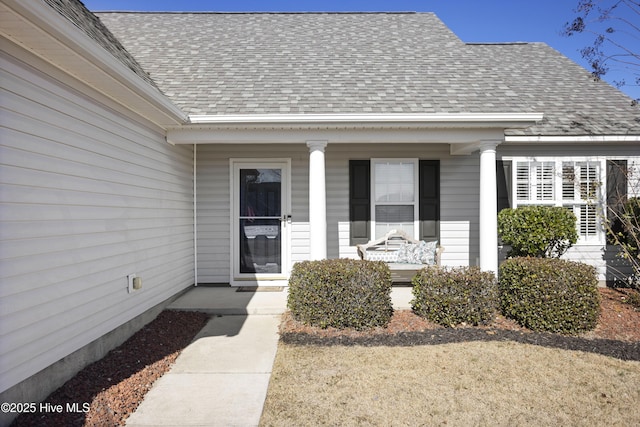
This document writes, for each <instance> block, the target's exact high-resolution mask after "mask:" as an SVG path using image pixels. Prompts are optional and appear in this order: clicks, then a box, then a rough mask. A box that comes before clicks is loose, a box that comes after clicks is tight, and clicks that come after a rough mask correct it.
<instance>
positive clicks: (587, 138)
mask: <svg viewBox="0 0 640 427" xmlns="http://www.w3.org/2000/svg"><path fill="white" fill-rule="evenodd" d="M504 140H505V142H510V143H521V144H530V143H532V142H538V143H563V144H570V143H581V144H582V143H585V142H592V143H603V142H640V135H576V136H541V135H530V136H516V135H511V136H508V135H507V136H505V139H504Z"/></svg>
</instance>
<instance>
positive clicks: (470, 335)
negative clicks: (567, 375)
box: [280, 288, 640, 360]
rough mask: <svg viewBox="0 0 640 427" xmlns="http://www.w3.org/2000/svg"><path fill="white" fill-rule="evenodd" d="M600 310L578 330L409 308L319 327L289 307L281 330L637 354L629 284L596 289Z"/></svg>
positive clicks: (306, 337) (394, 341)
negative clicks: (451, 321) (427, 314)
mask: <svg viewBox="0 0 640 427" xmlns="http://www.w3.org/2000/svg"><path fill="white" fill-rule="evenodd" d="M600 292H601V295H602V304H601V307H602V312H601V314H600V318H599V321H598V325H597V327H596V329H595V330H593V331H590V332H587V333H584V334H581V335H579V336H566V335H561V334H552V333H547V332H533V331H530V330H528V329H526V328H523V327H521V326H519V325H518V324H517V323H515V322H514V321H512V320H510V319H506V318H505V317H504V316H500V315H499V316H497V318H496V320H495V321H494V322H493V323H492V324H491V325H487V326H469V325H460V326H457V327H452V328H447V327H443V326H440V325H438V324H435V323H432V322H429V321H427V320H425V319H422V318H420V317H418V316H416V315H415V314H413V313H412V312H411V311H397V312H395V313H394V315H393V318H392V319H391V322H390V323H389V325H388V326H387V327H386V328H375V329H373V330H369V331H357V330H353V329H335V328H326V329H321V328H317V327H311V326H306V325H303V324H302V323H300V322H297V321H296V320H294V319H293V317H292V316H291V315H290V314H289V313H287V314H285V316H284V319H283V322H282V325H281V330H280V336H281V340H282V341H283V342H284V343H287V344H297V345H323V346H328V345H362V346H378V345H385V346H416V345H437V344H446V343H459V342H467V341H504V340H509V341H515V342H520V343H526V344H534V345H541V346H546V347H553V348H561V349H566V350H580V351H586V352H591V353H598V354H603V355H606V356H611V357H615V358H618V359H622V360H640V311H638V310H636V309H635V308H634V307H633V306H631V305H630V304H627V303H625V299H626V298H627V294H628V293H630V292H633V291H631V290H628V289H609V288H602V289H600Z"/></svg>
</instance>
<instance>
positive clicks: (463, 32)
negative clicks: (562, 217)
mask: <svg viewBox="0 0 640 427" xmlns="http://www.w3.org/2000/svg"><path fill="white" fill-rule="evenodd" d="M82 1H83V3H84V4H85V6H86V7H87V8H88V9H89V10H91V11H95V12H97V11H107V10H109V11H116V10H117V11H125V10H126V11H190V12H196V11H208V12H211V11H214V12H284V11H286V12H365V11H366V12H382V11H413V12H434V13H435V14H436V15H437V16H438V17H439V18H440V19H441V20H442V21H443V22H444V23H445V25H447V26H448V27H449V28H450V29H451V30H452V31H453V32H454V33H455V34H456V35H457V36H458V37H459V38H460V39H462V41H464V42H467V43H471V42H544V43H547V44H548V45H549V46H551V47H553V48H554V49H556V50H558V51H559V52H561V53H562V54H564V55H565V56H567V57H569V58H571V59H572V60H573V61H575V62H577V63H578V64H580V65H581V66H583V67H584V68H587V69H589V66H588V63H587V62H586V61H585V60H584V59H583V58H582V57H581V54H580V49H581V48H584V47H586V46H589V45H591V43H592V42H593V38H594V36H593V35H586V34H579V35H574V36H572V37H565V36H563V35H561V34H560V33H561V31H562V28H563V25H564V24H565V23H566V22H569V21H572V20H573V18H575V17H576V13H575V11H574V9H575V7H576V5H577V3H578V0H533V1H532V0H340V1H338V0H262V1H258V0H82ZM626 18H628V19H632V20H634V23H635V25H637V26H638V27H640V15H635V16H627V17H626ZM626 45H627V46H629V47H631V48H634V49H635V51H636V52H637V51H638V50H640V49H637V48H635V47H636V46H638V45H640V39H638V38H636V39H627V40H626ZM620 79H625V80H626V81H627V84H626V85H624V86H622V87H621V88H620V90H622V91H623V92H625V93H626V94H628V95H629V96H631V97H632V98H635V99H638V98H640V87H638V86H634V85H632V84H630V83H632V82H633V77H632V76H631V74H630V72H628V71H627V72H625V71H624V70H622V71H620V72H618V71H617V70H615V69H612V70H611V71H610V72H609V73H608V74H607V75H606V76H605V78H604V80H606V81H608V82H609V83H612V81H614V80H620Z"/></svg>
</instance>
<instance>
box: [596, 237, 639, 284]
mask: <svg viewBox="0 0 640 427" xmlns="http://www.w3.org/2000/svg"><path fill="white" fill-rule="evenodd" d="M602 259H603V260H604V262H605V265H606V268H607V272H606V280H607V286H608V287H610V288H620V287H627V285H626V278H627V277H629V276H631V274H633V268H632V266H631V263H630V262H629V261H627V260H625V259H624V258H622V257H620V248H619V247H618V246H615V245H607V246H606V247H605V250H604V251H603V254H602Z"/></svg>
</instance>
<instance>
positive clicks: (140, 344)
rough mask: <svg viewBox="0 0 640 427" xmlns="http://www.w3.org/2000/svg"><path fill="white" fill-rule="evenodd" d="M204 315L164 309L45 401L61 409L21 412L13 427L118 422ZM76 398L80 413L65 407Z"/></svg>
mask: <svg viewBox="0 0 640 427" xmlns="http://www.w3.org/2000/svg"><path fill="white" fill-rule="evenodd" d="M208 320H209V316H208V315H206V314H204V313H195V312H187V311H163V312H162V313H160V314H159V315H158V317H156V318H155V319H154V320H153V321H152V322H150V323H149V324H147V325H146V326H145V327H143V328H142V329H141V330H140V331H138V332H137V333H135V334H134V335H133V336H132V337H131V338H129V339H128V340H127V341H126V342H125V343H124V344H122V345H121V346H119V347H117V348H115V349H114V350H112V351H110V352H109V353H108V354H107V355H106V356H105V357H104V358H102V359H100V360H99V361H97V362H95V363H93V364H91V365H89V366H87V367H86V368H84V369H83V370H82V371H80V372H79V373H78V374H77V375H76V376H75V377H73V378H72V379H71V380H69V381H67V382H66V383H65V384H64V385H63V386H62V387H60V388H59V389H58V390H56V391H55V392H53V393H52V394H51V395H49V397H48V398H47V399H46V400H45V402H48V403H50V404H51V405H54V406H55V405H62V407H63V408H64V410H63V411H62V412H61V413H55V412H54V413H52V412H46V413H33V414H22V415H20V416H19V417H18V418H16V419H15V420H14V422H13V423H12V424H11V425H12V426H16V427H26V426H28V427H48V426H51V427H61V426H65V427H74V426H96V427H98V426H100V427H102V426H104V427H112V426H123V425H124V424H125V420H126V419H127V417H128V416H129V415H130V414H132V413H133V412H134V411H135V410H136V408H137V407H138V405H140V403H141V402H142V399H143V398H144V396H145V394H147V392H148V391H149V390H150V389H151V386H152V385H153V383H154V382H155V381H156V380H157V379H158V378H160V377H161V376H162V375H163V374H165V373H166V372H167V371H168V370H169V369H170V368H171V365H173V362H175V360H176V358H177V357H178V355H179V354H180V352H181V351H182V349H183V348H185V347H186V346H187V345H189V343H190V342H191V341H192V340H193V338H194V337H195V336H196V335H197V334H198V332H200V330H201V329H202V328H203V327H204V325H205V324H206V323H207V321H208ZM74 403H77V404H78V406H79V408H81V409H83V405H84V404H85V403H88V404H89V410H88V411H87V412H86V413H85V412H82V411H81V412H67V410H66V407H67V406H66V405H67V404H74Z"/></svg>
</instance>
